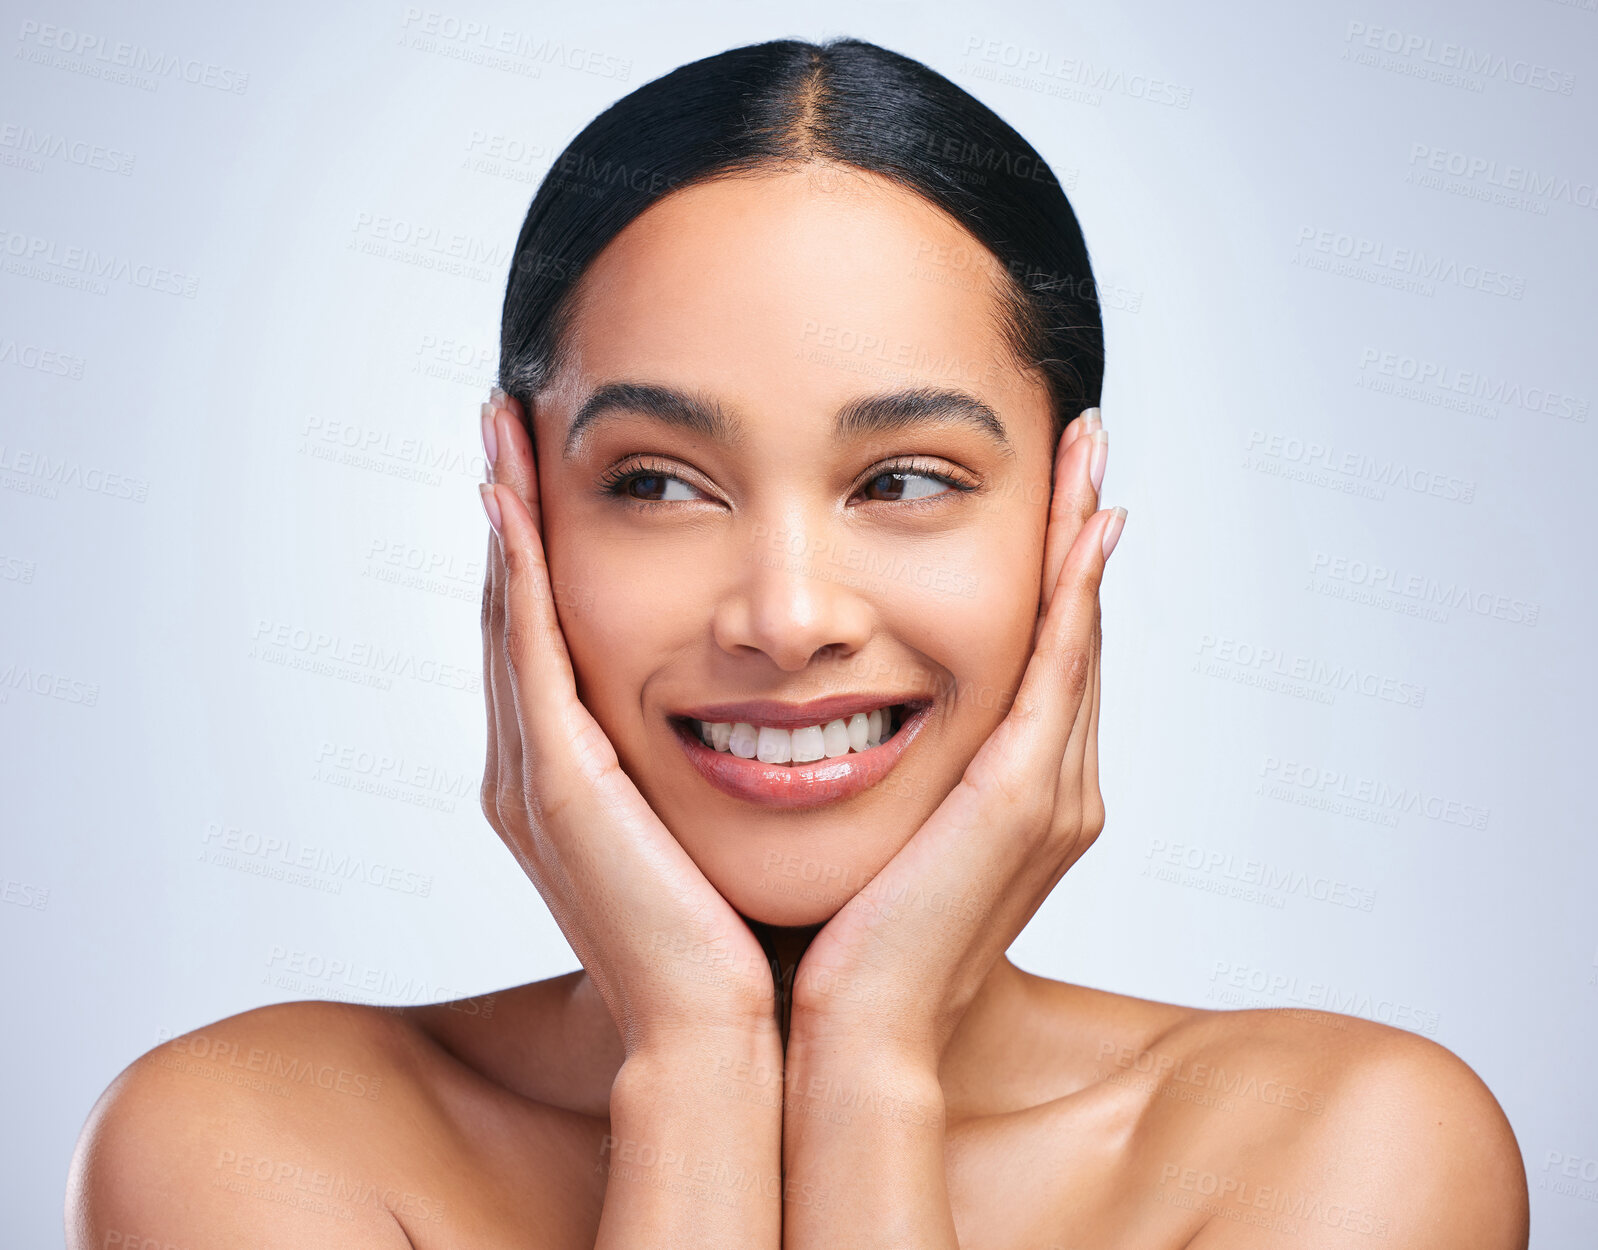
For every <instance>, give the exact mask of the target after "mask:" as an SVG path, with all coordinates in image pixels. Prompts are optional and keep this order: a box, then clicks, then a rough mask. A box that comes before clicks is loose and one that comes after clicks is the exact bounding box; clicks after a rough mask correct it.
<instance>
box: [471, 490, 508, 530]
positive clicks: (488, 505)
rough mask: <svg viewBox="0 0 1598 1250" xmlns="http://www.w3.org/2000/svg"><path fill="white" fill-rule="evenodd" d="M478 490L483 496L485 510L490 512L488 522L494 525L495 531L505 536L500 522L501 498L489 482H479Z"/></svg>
mask: <svg viewBox="0 0 1598 1250" xmlns="http://www.w3.org/2000/svg"><path fill="white" fill-rule="evenodd" d="M477 492H478V494H480V495H482V497H483V511H484V512H486V513H488V523H489V524H490V525H492V526H493V527H494V533H496V534H499V535H500V537H504V534H503V532H502V531H501V529H500V524H499V500H498V499H496V498H495V497H494V488H493V487H492V486H490V485H489V484H488V483H487V482H479V483H478V484H477Z"/></svg>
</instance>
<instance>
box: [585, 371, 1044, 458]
mask: <svg viewBox="0 0 1598 1250" xmlns="http://www.w3.org/2000/svg"><path fill="white" fill-rule="evenodd" d="M628 414H631V415H635V416H639V415H641V416H646V417H649V418H651V419H652V420H655V421H659V422H661V423H662V424H664V425H668V426H671V427H673V428H675V429H679V430H684V431H686V432H688V433H690V434H697V435H700V436H701V437H704V438H708V439H712V440H714V441H716V442H721V443H727V444H729V445H736V444H738V443H739V442H741V441H742V440H743V437H744V428H743V422H742V421H741V420H740V419H739V417H738V415H737V414H736V413H735V412H731V411H729V410H728V409H727V408H725V407H723V406H722V405H721V404H720V403H718V402H716V401H715V400H712V399H707V398H705V397H703V396H700V395H696V394H694V393H692V392H690V391H682V390H678V389H676V388H674V387H670V386H661V385H658V384H656V383H653V382H607V383H605V384H604V385H603V386H601V387H599V388H598V389H597V390H595V391H594V393H593V394H592V395H590V396H589V397H588V398H587V399H585V400H584V401H583V404H582V407H580V408H579V409H578V410H577V415H576V416H574V417H573V418H572V423H571V426H570V427H569V428H568V429H567V431H566V442H565V446H564V447H563V448H562V450H561V454H562V456H563V457H564V458H565V459H567V460H570V459H571V458H572V457H573V456H575V455H576V454H577V453H578V451H579V450H580V445H581V443H582V439H583V435H584V434H586V433H588V432H590V431H591V430H592V429H593V428H594V427H595V426H596V425H598V424H599V423H600V422H601V421H603V420H604V419H606V418H607V417H619V416H624V415H628ZM920 425H965V426H970V427H972V428H974V429H977V430H980V431H981V432H982V433H984V434H986V435H987V436H988V437H989V438H991V439H992V440H993V441H994V442H995V443H997V444H998V446H999V448H1000V449H1001V450H1002V451H1003V452H1004V454H1005V455H1007V456H1008V455H1014V454H1015V449H1014V448H1013V447H1012V446H1011V444H1010V438H1009V435H1008V434H1006V433H1005V429H1004V422H1002V421H1000V420H999V414H998V413H996V412H995V411H994V410H993V409H992V408H991V407H990V406H989V405H988V404H985V403H983V402H982V400H980V399H978V398H977V397H976V396H975V395H968V394H967V393H966V392H964V391H956V390H945V389H942V388H939V387H932V386H921V387H912V388H910V389H907V390H899V391H888V392H884V393H883V394H879V395H864V396H861V397H860V398H858V399H851V400H850V401H849V402H848V403H846V404H845V405H844V406H843V407H842V408H840V409H838V411H837V413H836V414H835V415H834V418H833V437H834V438H835V439H838V440H839V441H843V440H847V439H853V438H861V437H864V436H865V435H868V434H887V433H893V432H894V431H898V430H907V429H912V428H914V427H916V426H920Z"/></svg>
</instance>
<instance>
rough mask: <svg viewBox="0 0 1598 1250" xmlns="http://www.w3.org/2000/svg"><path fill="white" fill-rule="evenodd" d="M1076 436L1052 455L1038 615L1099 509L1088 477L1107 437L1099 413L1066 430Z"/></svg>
mask: <svg viewBox="0 0 1598 1250" xmlns="http://www.w3.org/2000/svg"><path fill="white" fill-rule="evenodd" d="M1073 429H1075V430H1076V434H1075V435H1074V436H1073V437H1072V438H1071V439H1070V441H1069V442H1068V441H1067V439H1066V438H1065V437H1064V436H1062V437H1061V439H1060V447H1059V450H1058V451H1057V452H1056V454H1055V463H1054V490H1053V492H1052V493H1051V494H1050V496H1049V520H1048V530H1047V534H1046V536H1045V538H1044V543H1043V580H1042V581H1041V583H1040V584H1039V596H1038V616H1039V617H1040V618H1041V617H1043V616H1044V615H1046V614H1047V612H1048V610H1049V603H1050V601H1051V599H1052V597H1053V594H1054V587H1055V586H1056V585H1057V584H1058V583H1059V577H1060V566H1061V564H1062V563H1063V562H1064V560H1065V553H1066V552H1067V551H1069V550H1070V549H1071V544H1072V543H1073V542H1075V541H1076V536H1077V534H1078V533H1079V532H1080V531H1081V529H1082V526H1083V525H1084V524H1085V523H1086V521H1087V519H1088V517H1090V516H1092V515H1093V511H1094V509H1096V508H1097V507H1098V506H1099V492H1098V490H1097V489H1095V487H1094V485H1093V482H1092V480H1091V478H1090V476H1089V470H1090V469H1091V468H1092V467H1093V458H1094V456H1095V455H1099V456H1100V457H1102V456H1103V454H1104V452H1103V450H1101V447H1107V443H1106V440H1107V438H1108V436H1107V435H1105V434H1103V433H1096V431H1101V430H1102V426H1101V425H1100V424H1099V411H1098V409H1097V408H1089V409H1088V410H1087V411H1086V412H1084V413H1083V414H1082V416H1080V417H1078V418H1077V419H1076V420H1075V421H1073V422H1071V424H1070V425H1069V426H1067V427H1066V434H1071V432H1072V430H1073Z"/></svg>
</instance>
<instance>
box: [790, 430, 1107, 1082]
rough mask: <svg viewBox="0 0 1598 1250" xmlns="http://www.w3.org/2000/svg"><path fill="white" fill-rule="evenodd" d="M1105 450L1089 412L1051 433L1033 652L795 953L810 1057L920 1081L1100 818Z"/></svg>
mask: <svg viewBox="0 0 1598 1250" xmlns="http://www.w3.org/2000/svg"><path fill="white" fill-rule="evenodd" d="M1106 452H1107V442H1106V436H1105V434H1104V433H1103V432H1102V428H1101V427H1100V425H1099V419H1098V411H1097V409H1090V410H1088V412H1087V413H1085V414H1084V415H1083V418H1082V419H1079V420H1077V421H1073V422H1072V423H1071V425H1070V426H1069V427H1068V428H1067V430H1066V432H1065V434H1064V435H1063V436H1062V438H1061V440H1060V446H1059V448H1058V450H1057V452H1056V454H1055V465H1054V492H1053V496H1052V501H1051V504H1050V510H1049V520H1048V531H1047V537H1046V540H1045V545H1044V570H1043V582H1042V593H1041V600H1040V604H1039V610H1038V623H1037V627H1036V629H1035V630H1034V642H1033V651H1032V655H1031V658H1030V660H1029V662H1028V664H1027V667H1026V671H1025V674H1024V676H1023V678H1022V681H1021V685H1020V689H1019V690H1018V691H1017V692H1016V695H1015V698H1014V701H1013V703H1012V704H1011V706H1010V710H1009V712H1008V713H1007V715H1006V716H1005V718H1004V720H1003V721H1002V722H1000V724H999V726H998V727H997V728H996V729H995V730H994V732H993V733H992V735H991V736H990V737H989V738H988V740H987V741H986V742H985V743H984V744H983V746H982V748H981V749H980V750H979V751H978V752H977V754H976V756H975V757H974V758H973V759H972V761H971V763H970V765H969V766H968V767H967V768H966V770H965V774H964V776H963V777H962V778H961V780H960V783H959V784H958V785H957V786H956V787H955V788H954V790H952V791H951V792H950V793H949V795H948V797H947V798H945V799H944V801H943V803H942V804H941V805H940V806H939V807H938V809H937V810H936V811H935V812H934V813H933V814H932V815H931V816H930V817H929V818H928V819H927V821H926V823H925V824H923V825H922V827H921V828H920V829H919V830H918V831H917V832H916V834H915V836H914V837H912V838H911V840H910V841H909V842H908V843H907V844H906V845H905V846H904V847H903V848H902V849H901V850H900V851H899V853H898V854H897V855H895V856H894V858H893V859H892V860H890V861H889V862H888V864H887V865H885V866H884V867H883V869H882V871H881V872H879V873H878V874H877V875H876V877H874V878H873V879H872V880H871V881H870V882H869V883H868V884H867V885H866V886H865V887H864V888H863V889H862V890H861V891H860V892H859V893H858V894H857V895H855V896H854V897H853V898H851V899H850V900H849V902H848V903H846V904H845V905H844V906H843V908H842V909H841V910H839V911H838V913H837V914H836V915H834V916H833V917H832V919H831V920H829V921H828V922H827V924H826V925H825V926H824V927H823V928H822V929H821V931H820V932H819V933H818V934H817V935H816V937H815V939H814V940H813V941H812V942H811V944H810V946H809V948H808V949H807V950H806V951H805V954H804V956H803V958H802V959H801V960H800V962H799V967H798V970H797V972H796V974H795V977H794V991H793V1020H792V1025H791V1034H790V1035H791V1036H792V1037H796V1038H799V1039H800V1040H801V1043H802V1044H803V1045H805V1046H810V1047H812V1048H813V1049H812V1053H815V1051H816V1050H819V1051H820V1052H824V1053H833V1054H837V1053H839V1052H842V1051H847V1052H851V1053H854V1054H856V1055H859V1054H860V1053H861V1051H862V1049H866V1050H870V1051H873V1052H876V1055H877V1058H881V1057H883V1056H886V1057H887V1059H888V1061H889V1062H890V1064H891V1065H892V1066H895V1067H896V1068H898V1069H899V1070H901V1071H912V1070H913V1071H916V1072H919V1073H932V1074H935V1073H936V1071H937V1068H938V1064H939V1061H940V1059H941V1057H942V1054H943V1051H944V1048H945V1046H946V1045H947V1043H948V1040H949V1038H950V1036H951V1034H952V1033H953V1032H954V1029H955V1026H956V1025H957V1024H958V1023H959V1020H960V1018H961V1016H962V1015H963V1014H964V1012H965V1010H966V1008H967V1007H968V1006H969V1005H970V1003H971V1001H972V999H973V998H974V997H975V995H976V993H977V991H978V989H979V988H980V987H981V986H982V984H983V982H984V980H985V979H986V978H987V976H988V973H989V972H990V971H991V969H992V968H993V966H994V964H995V963H996V962H997V960H998V959H999V957H1000V956H1001V955H1002V954H1003V953H1004V951H1005V950H1006V949H1007V948H1008V947H1009V945H1010V943H1011V942H1012V941H1014V939H1015V937H1016V935H1017V934H1018V933H1020V931H1021V929H1022V928H1023V927H1024V926H1025V925H1026V923H1027V921H1028V920H1030V919H1031V917H1032V915H1033V913H1034V912H1036V911H1037V909H1038V907H1039V906H1040V905H1041V904H1042V902H1043V900H1044V899H1045V898H1046V897H1047V896H1048V894H1049V891H1051V890H1052V889H1053V888H1054V886H1055V885H1056V884H1057V883H1058V882H1059V880H1060V878H1061V877H1062V876H1064V874H1065V872H1066V870H1067V869H1068V868H1070V867H1071V865H1072V864H1074V863H1075V862H1076V861H1077V860H1078V859H1079V858H1080V857H1081V856H1082V854H1083V853H1084V852H1085V851H1086V850H1087V849H1088V847H1089V846H1091V845H1092V844H1093V841H1094V839H1095V838H1096V837H1097V836H1098V834H1099V832H1100V830H1102V829H1103V827H1104V801H1103V799H1102V798H1101V797H1100V794H1099V769H1098V744H1097V733H1098V718H1099V639H1100V634H1099V594H1098V592H1099V583H1100V579H1101V577H1102V576H1103V572H1104V564H1105V561H1106V560H1107V559H1108V555H1107V550H1106V549H1107V548H1109V547H1113V544H1114V541H1115V539H1116V538H1118V537H1119V535H1120V529H1121V524H1122V522H1123V521H1124V518H1125V511H1124V510H1122V509H1113V510H1106V511H1104V512H1097V511H1096V509H1097V507H1098V485H1099V484H1100V483H1102V481H1103V472H1104V457H1105V455H1106ZM816 1043H819V1044H820V1045H819V1047H815V1045H814V1044H816ZM789 1053H790V1055H792V1054H794V1047H793V1046H792V1045H791V1044H790V1047H789ZM873 1062H876V1059H873Z"/></svg>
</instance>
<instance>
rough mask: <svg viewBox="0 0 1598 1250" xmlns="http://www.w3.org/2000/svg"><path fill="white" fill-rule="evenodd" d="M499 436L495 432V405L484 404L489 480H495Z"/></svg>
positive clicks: (484, 448)
mask: <svg viewBox="0 0 1598 1250" xmlns="http://www.w3.org/2000/svg"><path fill="white" fill-rule="evenodd" d="M498 451H499V436H498V435H497V434H495V432H494V405H493V404H484V405H483V461H484V463H485V465H486V467H487V476H488V480H489V481H490V482H492V481H493V480H494V461H496V460H498V459H499V456H498V454H497V453H498Z"/></svg>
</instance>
